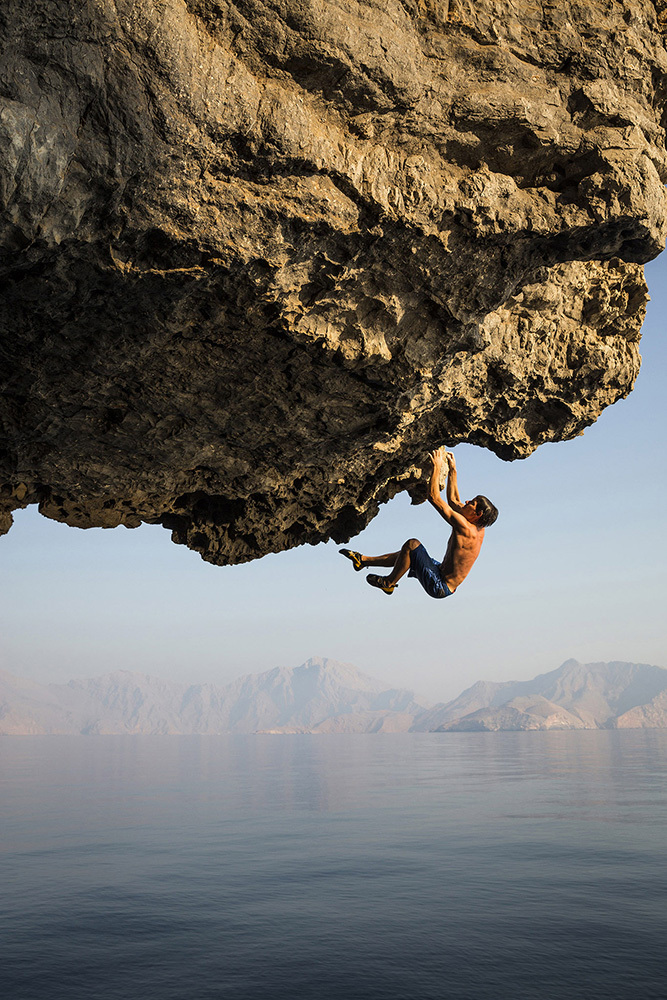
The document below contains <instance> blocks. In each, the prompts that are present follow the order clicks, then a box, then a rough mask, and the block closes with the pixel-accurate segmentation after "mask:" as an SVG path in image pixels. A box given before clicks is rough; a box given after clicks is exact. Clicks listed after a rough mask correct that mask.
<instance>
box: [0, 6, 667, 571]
mask: <svg viewBox="0 0 667 1000" xmlns="http://www.w3.org/2000/svg"><path fill="white" fill-rule="evenodd" d="M658 15H660V16H661V17H662V9H661V6H660V4H655V5H654V4H652V3H650V2H648V0H646V2H639V3H637V2H632V3H629V2H628V3H625V2H616V0H590V2H586V3H583V4H582V3H580V4H577V5H576V6H575V5H573V4H569V3H560V4H558V5H555V4H550V3H547V2H544V3H541V4H536V5H535V4H527V3H526V4H521V3H519V4H516V5H514V7H512V8H511V9H509V10H508V8H507V5H506V4H501V3H497V2H495V0H483V2H479V3H475V4H473V3H471V2H467V0H466V2H464V0H449V3H447V2H436V0H428V2H426V0H420V2H415V3H411V2H409V0H405V2H402V3H401V2H398V0H396V2H393V3H392V2H389V3H380V2H377V3H370V4H369V3H366V4H363V5H361V4H355V3H352V2H348V0H340V2H326V3H325V2H322V3H320V4H318V3H312V4H310V5H302V4H299V3H297V2H296V0H285V2H281V3H277V2H276V3H271V2H265V3H260V2H254V0H249V2H235V3H231V2H227V3H225V2H221V0H216V2H212V0H210V2H209V0H166V2H161V3H152V2H149V0H143V2H141V3H135V2H130V0H115V2H113V3H112V2H111V0H95V2H93V0H89V2H85V3H81V4H79V5H77V10H76V11H75V12H74V13H72V10H71V5H69V4H67V3H65V2H59V0H53V2H52V3H50V4H49V5H48V6H47V7H44V5H42V4H37V3H32V2H30V0H28V2H24V3H22V4H18V3H9V4H7V5H6V6H5V9H4V11H3V13H2V14H0V18H1V19H2V21H1V22H0V23H2V29H3V34H4V39H5V42H4V48H3V55H2V61H1V62H0V150H1V151H2V161H1V164H0V201H1V202H2V213H1V216H0V218H1V220H2V221H1V223H0V227H1V228H0V238H1V243H0V247H1V248H2V249H1V251H0V252H1V256H0V273H1V274H2V284H3V288H4V291H3V296H2V300H3V301H2V333H3V346H2V352H3V358H4V365H3V367H4V368H5V370H6V372H7V378H6V381H5V384H4V387H3V404H2V407H3V410H2V425H3V430H4V433H3V444H2V450H1V452H0V483H2V493H1V494H0V503H1V504H2V508H3V510H4V512H5V515H4V516H5V527H8V525H9V523H11V522H10V511H11V510H12V509H14V508H16V507H19V506H24V505H26V504H27V503H35V502H37V503H39V504H40V510H41V511H42V512H43V513H44V514H46V515H47V516H50V517H54V518H56V519H59V520H63V521H66V522H67V523H70V524H77V525H79V526H82V527H85V526H93V525H102V526H114V525H116V524H126V525H128V526H135V525H138V524H140V523H141V522H142V521H147V522H151V523H161V524H163V525H164V526H165V527H167V528H169V529H170V530H171V531H172V533H173V537H174V540H176V541H178V542H183V543H185V544H187V545H189V546H190V547H191V548H193V549H195V550H197V551H199V552H200V553H201V554H202V556H203V557H204V558H205V559H208V560H210V561H211V562H217V563H232V562H240V561H244V560H247V559H251V558H254V557H256V556H259V555H262V554H264V553H265V552H268V551H276V550H280V549H283V548H287V547H289V546H292V545H296V544H300V543H303V542H316V541H320V540H322V539H326V538H328V537H333V538H335V539H336V540H338V541H345V540H347V539H348V538H349V537H350V536H351V535H352V534H354V533H356V532H357V531H359V530H360V529H361V528H362V527H364V526H365V525H366V524H367V523H368V521H369V520H370V519H371V518H372V517H373V516H374V514H375V513H376V512H377V509H378V505H379V504H380V503H382V502H384V501H386V500H387V499H389V498H390V497H391V496H393V495H395V494H396V493H397V492H398V491H400V490H402V489H411V490H413V491H414V490H419V488H420V483H421V482H422V475H423V470H422V462H423V455H424V454H425V452H426V450H427V449H428V448H430V447H432V446H434V445H437V444H439V443H446V444H448V445H450V446H454V445H455V444H457V443H459V442H464V441H465V442H470V443H473V444H478V445H482V446H484V447H487V448H490V449H491V450H492V451H494V452H495V453H496V454H498V455H500V456H501V457H502V458H506V459H514V458H521V457H525V456H526V455H528V454H530V452H531V451H533V450H534V449H535V448H536V447H537V446H538V445H539V444H541V443H543V442H545V441H557V440H564V439H567V438H570V437H572V436H574V435H576V434H578V433H581V431H582V430H583V428H585V427H586V426H587V425H589V424H590V423H592V422H593V421H594V420H595V419H596V418H597V416H598V415H599V413H600V412H601V410H602V409H603V408H604V407H605V406H606V405H609V404H610V403H613V402H614V401H615V400H617V399H619V398H622V397H623V396H625V395H627V393H628V392H629V391H630V390H631V388H632V385H633V383H634V379H635V377H636V374H637V371H638V367H639V353H638V342H639V337H640V330H641V323H642V319H643V314H644V308H645V302H646V287H645V283H644V280H643V274H642V267H641V265H642V263H644V262H645V261H646V260H649V259H651V258H652V257H654V256H655V255H656V254H657V253H659V252H660V250H661V249H662V247H663V246H664V239H665V232H666V221H665V220H666V214H667V213H666V201H665V192H664V186H663V182H664V180H665V178H666V177H667V167H666V156H665V142H664V137H665V132H664V117H665V86H666V80H667V53H666V52H665V48H664V36H663V34H662V33H661V27H660V21H659V20H658ZM591 26H593V27H591Z"/></svg>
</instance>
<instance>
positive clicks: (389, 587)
mask: <svg viewBox="0 0 667 1000" xmlns="http://www.w3.org/2000/svg"><path fill="white" fill-rule="evenodd" d="M366 583H370V585H371V587H377V589H378V590H381V591H382V593H383V594H393V593H394V591H395V590H396V588H397V587H398V584H397V583H387V578H386V576H377V574H376V573H369V574H368V576H367V577H366Z"/></svg>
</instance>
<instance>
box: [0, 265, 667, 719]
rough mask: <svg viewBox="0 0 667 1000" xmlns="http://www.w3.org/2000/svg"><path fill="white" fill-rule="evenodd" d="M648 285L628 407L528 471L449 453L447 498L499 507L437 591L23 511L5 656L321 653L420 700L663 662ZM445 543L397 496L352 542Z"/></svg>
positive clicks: (202, 657) (85, 662)
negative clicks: (204, 556) (559, 672)
mask: <svg viewBox="0 0 667 1000" xmlns="http://www.w3.org/2000/svg"><path fill="white" fill-rule="evenodd" d="M646 274H647V278H648V281H649V286H650V289H651V295H652V302H651V304H650V307H649V315H648V318H647V321H646V324H645V326H644V335H643V339H642V356H643V359H644V363H643V367H642V372H641V374H640V376H639V380H638V382H637V387H636V389H635V391H634V392H633V393H632V394H631V395H630V397H629V398H628V399H627V400H623V401H622V402H620V403H617V404H616V405H615V406H613V407H610V408H609V409H607V410H605V412H604V413H603V414H602V417H601V418H600V420H599V421H598V422H597V424H595V425H594V426H593V427H591V428H589V429H588V430H587V431H586V433H585V434H584V436H583V437H581V438H577V439H576V440H575V441H570V442H567V443H563V444H557V445H545V446H543V447H542V448H539V449H538V451H537V452H536V453H535V454H534V455H532V456H531V457H530V458H529V459H526V460H525V461H521V462H513V463H509V464H508V463H505V462H501V461H500V460H499V459H497V458H495V456H493V455H492V454H490V453H489V452H485V451H482V450H480V449H477V448H472V447H468V446H460V447H459V448H457V449H456V455H457V463H458V469H459V485H460V488H461V493H462V495H464V494H465V495H470V496H472V495H474V494H475V493H485V494H486V495H488V496H489V497H491V499H492V500H493V501H494V503H496V505H497V506H498V508H499V510H500V516H499V519H498V521H497V523H496V524H495V525H494V526H493V527H492V528H490V529H489V530H488V531H487V534H486V540H485V542H484V549H483V552H482V556H481V557H480V560H479V562H478V563H477V564H476V566H475V568H474V570H473V572H472V574H471V575H470V577H469V578H468V579H467V580H466V582H465V584H464V586H463V587H461V589H460V590H459V591H458V592H457V594H456V595H455V596H453V597H452V598H450V599H448V600H446V601H434V600H432V599H431V598H429V597H427V596H426V595H425V594H424V592H423V591H422V590H421V588H420V587H419V585H418V584H417V582H416V581H414V580H408V579H407V577H406V578H405V579H404V580H403V581H402V583H401V584H400V586H399V588H398V590H397V591H396V592H395V594H394V595H393V596H392V597H387V596H385V595H384V594H381V593H380V592H379V591H376V590H373V589H372V588H371V587H369V586H368V585H367V584H366V583H365V579H364V577H365V574H363V573H359V574H356V573H354V571H353V569H352V567H351V564H350V563H349V562H347V560H344V559H343V558H342V557H341V556H339V555H338V552H337V550H338V546H337V545H335V544H334V543H333V542H329V543H328V544H326V545H318V546H316V547H312V546H305V547H302V548H300V549H295V550H292V551H291V552H285V553H281V554H280V555H272V556H266V557H265V558H264V559H262V560H260V561H258V562H255V563H252V564H250V565H244V566H234V567H224V568H221V567H215V566H210V565H208V564H207V563H204V562H202V560H201V559H200V558H199V556H198V555H197V554H196V553H194V552H191V551H189V550H188V549H186V548H184V547H183V546H177V545H173V544H172V543H171V541H170V536H169V533H168V532H167V531H165V530H164V529H163V528H160V527H155V526H149V525H144V526H143V527H141V528H139V529H135V530H131V531H130V530H127V529H125V528H116V529H114V530H102V529H93V530H88V531H82V530H79V529H77V528H70V527H67V526H66V525H62V524H57V523H55V522H53V521H48V520H47V519H46V518H43V517H41V516H40V515H39V514H38V513H37V509H36V508H28V509H27V510H25V511H17V512H16V514H15V525H14V527H13V528H12V530H11V532H10V533H9V535H6V536H4V537H3V538H0V563H1V564H2V566H3V581H4V584H3V587H4V594H3V596H2V601H1V602H0V604H1V610H0V663H1V665H2V666H3V667H4V668H5V669H7V670H9V671H11V672H13V673H16V674H20V675H21V676H24V677H31V678H34V679H36V680H54V681H64V680H69V679H70V678H72V677H78V676H84V675H96V674H101V673H105V672H107V671H109V670H115V669H118V668H123V669H127V670H138V671H142V672H145V673H150V674H156V675H158V676H162V677H165V678H171V679H179V680H186V679H191V680H192V681H195V682H200V681H213V682H217V683H227V682H228V681H230V680H232V679H233V678H235V677H237V676H239V675H240V674H244V673H251V672H256V671H262V670H268V669H270V668H272V667H274V666H277V665H281V666H297V665H298V664H299V663H302V662H303V661H304V660H306V659H308V657H310V656H327V657H332V658H333V659H337V660H345V661H348V662H351V663H354V664H355V665H356V666H357V667H359V668H360V669H361V670H363V671H365V672H367V673H370V674H372V675H374V676H376V677H379V678H382V679H384V680H386V681H387V682H388V684H391V685H396V686H401V687H411V688H413V689H415V690H417V691H418V692H420V693H422V694H424V695H426V696H428V697H430V698H432V699H433V700H445V699H449V698H451V697H454V696H455V695H457V694H459V692H460V691H461V690H463V688H465V687H467V686H469V685H470V684H472V683H473V682H474V681H476V680H479V679H487V680H513V679H523V678H528V677H532V676H534V675H535V674H537V673H541V672H544V671H547V670H551V669H553V668H555V667H557V666H559V665H560V664H561V663H562V662H563V660H565V659H567V658H569V657H575V658H576V659H578V660H581V661H582V662H591V661H595V660H607V661H608V660H627V661H632V662H643V663H653V664H657V665H659V666H665V667H667V655H666V644H665V638H666V635H667V625H666V619H667V616H666V615H665V606H666V603H667V602H666V600H665V598H666V596H667V585H666V584H667V579H666V578H667V573H666V571H665V554H666V548H667V546H666V544H665V543H666V538H667V527H666V522H665V514H664V508H665V498H666V497H667V481H666V478H667V477H666V474H665V472H666V465H667V463H666V461H665V452H666V449H665V441H664V434H665V428H666V427H667V421H666V420H665V416H666V413H667V403H666V399H665V397H666V392H667V382H666V380H665V369H666V367H667V344H666V343H665V339H664V336H663V334H664V326H665V322H664V317H665V316H666V315H667V267H666V265H665V263H664V262H663V260H662V258H660V259H659V260H658V261H654V262H653V263H652V264H650V265H649V266H648V267H647V269H646ZM447 534H448V528H447V525H446V524H445V522H444V521H442V520H441V519H440V518H439V516H438V515H437V514H436V513H435V511H434V510H433V509H432V508H431V507H430V506H429V505H428V504H425V505H423V506H421V507H411V506H410V504H409V501H408V500H407V498H404V497H397V498H396V500H394V501H392V503H390V504H387V505H386V506H385V507H384V508H383V510H382V511H381V513H380V515H379V516H378V517H377V518H376V519H375V521H373V523H372V524H371V525H370V527H369V528H367V529H366V531H365V532H363V534H361V535H359V536H358V537H357V538H355V539H354V540H353V542H351V543H350V544H351V545H352V546H353V547H354V548H357V549H360V550H361V551H364V552H367V553H372V552H374V553H378V552H386V551H391V550H394V549H397V548H399V547H400V545H401V544H402V542H403V541H404V540H405V539H406V538H409V537H411V536H416V537H418V538H420V539H421V540H422V541H423V542H424V544H425V545H426V547H427V548H428V549H429V551H430V552H431V553H432V554H433V555H435V556H437V557H438V558H440V557H441V555H442V552H443V551H444V548H445V544H446V539H447Z"/></svg>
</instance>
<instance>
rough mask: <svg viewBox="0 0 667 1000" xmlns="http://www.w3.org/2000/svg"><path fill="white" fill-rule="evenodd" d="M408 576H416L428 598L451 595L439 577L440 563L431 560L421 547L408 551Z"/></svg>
mask: <svg viewBox="0 0 667 1000" xmlns="http://www.w3.org/2000/svg"><path fill="white" fill-rule="evenodd" d="M408 576H416V577H417V579H418V580H419V582H420V583H421V585H422V587H423V588H424V590H425V591H426V593H427V594H428V595H429V597H436V598H440V597H451V595H452V593H453V591H451V590H450V589H449V587H448V586H447V584H446V583H445V581H444V580H443V579H442V577H441V576H440V563H437V562H436V561H435V559H431V557H430V555H429V554H428V552H427V551H426V549H425V548H424V546H423V545H418V546H417V548H416V549H412V550H411V551H410V572H409V573H408Z"/></svg>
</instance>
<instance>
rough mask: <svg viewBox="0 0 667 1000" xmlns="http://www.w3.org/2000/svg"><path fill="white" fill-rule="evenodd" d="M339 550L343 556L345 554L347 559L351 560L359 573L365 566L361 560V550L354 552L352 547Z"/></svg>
mask: <svg viewBox="0 0 667 1000" xmlns="http://www.w3.org/2000/svg"><path fill="white" fill-rule="evenodd" d="M338 551H339V552H340V554H341V555H342V556H345V558H346V559H350V560H351V562H352V565H353V566H354V568H355V570H356V571H357V573H358V572H359V570H360V569H361V567H362V566H363V563H362V561H361V552H353V551H352V549H339V550H338Z"/></svg>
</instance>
